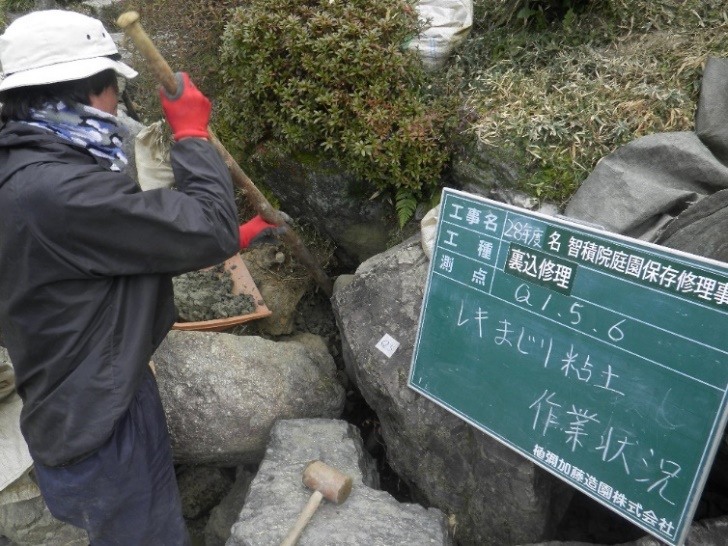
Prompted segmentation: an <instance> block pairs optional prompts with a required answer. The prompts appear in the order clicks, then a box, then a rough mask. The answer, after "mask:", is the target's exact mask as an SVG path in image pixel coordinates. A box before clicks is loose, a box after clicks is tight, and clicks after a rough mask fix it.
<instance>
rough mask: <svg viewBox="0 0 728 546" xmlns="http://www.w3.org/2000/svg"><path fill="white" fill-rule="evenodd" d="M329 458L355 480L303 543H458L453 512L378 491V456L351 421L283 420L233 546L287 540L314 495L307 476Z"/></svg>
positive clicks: (323, 511) (324, 508)
mask: <svg viewBox="0 0 728 546" xmlns="http://www.w3.org/2000/svg"><path fill="white" fill-rule="evenodd" d="M312 460H321V461H323V462H325V463H326V464H328V465H330V466H332V467H334V468H336V469H337V470H339V471H341V472H343V473H345V474H347V475H349V476H351V477H352V478H353V480H354V487H353V489H352V492H351V495H350V496H349V497H348V499H346V500H345V501H344V502H343V503H341V504H339V505H336V504H333V503H330V502H328V501H323V503H322V505H321V506H320V507H319V509H318V510H317V511H316V513H315V514H314V517H313V518H312V520H311V521H310V522H309V524H308V526H307V527H306V528H305V529H304V531H303V534H302V535H301V538H300V540H299V542H298V544H299V545H300V546H311V545H314V544H316V545H319V544H321V545H331V546H333V545H346V544H349V545H362V544H367V545H368V546H393V545H395V544H396V545H397V546H425V545H438V544H440V545H451V544H452V542H451V539H450V537H449V535H448V531H447V527H446V519H445V516H444V514H443V513H442V512H440V511H439V510H436V509H429V510H427V509H425V508H423V507H421V506H419V505H415V504H400V503H398V502H397V501H396V500H395V499H394V498H393V497H392V496H391V495H389V494H388V493H385V492H383V491H377V490H376V489H374V488H373V487H375V486H376V485H377V483H376V482H377V476H376V474H375V470H374V466H373V464H374V463H373V461H372V460H371V458H370V457H369V456H368V455H367V454H366V452H365V451H364V449H363V448H362V443H361V436H360V434H359V431H358V430H357V429H356V427H354V426H352V425H350V424H347V423H345V422H343V421H333V420H324V419H317V420H312V419H302V420H289V421H279V422H278V423H277V424H276V425H275V427H274V428H273V430H272V432H271V439H270V442H269V444H268V450H267V452H266V456H265V459H264V460H263V462H262V463H261V465H260V468H259V470H258V473H257V475H256V477H255V479H254V480H253V483H252V484H251V487H250V492H249V494H248V497H247V499H246V502H245V506H244V507H243V510H242V512H241V513H240V518H239V521H238V523H236V524H235V525H234V526H233V530H232V536H231V537H230V539H229V540H228V541H227V543H226V545H227V546H262V545H273V544H279V543H280V541H281V539H282V538H283V537H284V536H285V535H286V534H287V532H288V530H289V528H290V527H291V526H292V525H293V523H294V522H295V521H296V518H297V516H298V514H299V512H300V511H301V509H302V508H303V507H304V505H305V504H306V502H307V501H308V498H309V497H310V495H311V493H312V492H311V490H310V489H307V488H306V487H305V486H304V485H303V484H302V483H301V476H302V473H303V470H304V468H305V467H306V465H307V464H308V462H309V461H312Z"/></svg>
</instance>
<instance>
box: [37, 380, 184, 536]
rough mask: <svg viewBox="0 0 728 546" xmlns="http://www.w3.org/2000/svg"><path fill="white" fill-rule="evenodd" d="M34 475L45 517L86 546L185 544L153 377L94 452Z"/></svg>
mask: <svg viewBox="0 0 728 546" xmlns="http://www.w3.org/2000/svg"><path fill="white" fill-rule="evenodd" d="M79 396H83V395H82V394H80V395H79ZM35 473H36V476H37V478H38V486H39V487H40V490H41V493H42V494H43V498H44V499H45V502H46V504H47V505H48V508H49V510H50V511H51V513H52V514H53V515H54V516H55V517H56V518H57V519H59V520H61V521H65V522H67V523H70V524H71V525H75V526H77V527H81V528H83V529H85V530H86V531H87V532H88V536H89V540H90V541H91V545H92V546H111V545H117V546H187V545H189V543H190V540H189V537H188V534H187V529H186V527H185V522H184V519H183V517H182V507H181V503H180V497H179V490H178V488H177V481H176V479H175V474H174V467H173V465H172V450H171V447H170V439H169V433H168V430H167V420H166V418H165V415H164V410H163V408H162V403H161V400H160V398H159V391H158V390H157V383H156V381H155V379H154V377H153V376H152V374H151V372H149V373H148V374H147V377H145V379H144V381H143V382H142V385H141V387H140V388H139V391H138V392H137V393H136V395H135V397H134V399H133V400H132V403H131V406H130V407H129V409H128V411H127V412H126V413H125V414H124V416H123V417H122V418H121V419H120V420H119V423H118V424H117V426H116V429H115V430H114V434H113V435H112V436H111V438H109V440H108V441H107V442H106V443H105V444H104V445H103V446H101V447H100V448H99V450H98V451H96V452H94V453H93V454H91V455H90V456H88V457H86V458H84V459H83V460H81V461H80V462H78V463H73V464H71V465H68V466H62V467H48V466H44V465H41V464H38V463H36V464H35Z"/></svg>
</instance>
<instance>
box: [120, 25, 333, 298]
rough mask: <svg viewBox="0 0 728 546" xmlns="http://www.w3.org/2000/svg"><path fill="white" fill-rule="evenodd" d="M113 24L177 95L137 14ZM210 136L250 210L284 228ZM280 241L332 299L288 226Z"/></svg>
mask: <svg viewBox="0 0 728 546" xmlns="http://www.w3.org/2000/svg"><path fill="white" fill-rule="evenodd" d="M116 23H117V24H118V25H119V26H120V27H121V28H122V30H123V31H124V32H125V33H126V34H127V36H129V37H130V38H131V39H132V41H133V42H134V45H135V46H136V47H137V49H138V50H139V52H140V53H141V55H142V56H143V57H144V59H146V61H147V62H148V63H149V65H150V67H151V69H152V71H153V72H154V74H155V75H156V76H157V79H159V81H160V83H161V84H162V87H164V89H165V90H166V91H167V93H169V94H170V95H174V94H175V93H176V92H177V78H176V76H175V74H174V72H173V71H172V69H171V68H170V66H169V64H167V61H166V60H165V59H164V57H163V56H162V54H161V53H160V52H159V50H158V49H157V47H156V46H155V45H154V43H153V42H152V40H151V39H150V38H149V36H148V35H147V33H146V32H145V31H144V29H143V28H142V25H141V23H140V22H139V14H138V13H137V12H135V11H127V12H126V13H122V14H121V15H120V16H119V18H118V19H117V21H116ZM209 132H210V141H211V142H212V144H213V145H214V146H215V148H217V151H218V152H219V153H220V155H221V156H222V158H223V160H224V161H225V164H226V165H227V166H228V168H229V169H230V174H231V176H232V179H233V182H234V183H235V184H236V185H237V186H238V187H239V188H241V189H242V190H243V193H244V194H245V196H246V197H247V198H248V200H249V201H250V203H251V205H252V206H253V208H255V210H256V212H257V213H258V214H260V215H261V216H262V217H263V218H264V219H265V220H267V221H268V222H271V223H272V224H276V225H282V224H285V223H286V219H285V218H284V217H283V215H281V213H280V212H278V211H277V210H276V209H275V208H274V207H273V206H272V205H271V204H270V203H269V202H268V200H267V199H266V198H265V196H264V195H263V194H262V193H261V192H260V190H259V189H258V188H257V187H256V186H255V184H254V183H253V181H252V180H251V179H250V178H248V176H247V175H246V174H245V172H244V171H243V169H242V168H240V165H238V163H237V162H236V161H235V158H233V156H232V155H231V154H230V152H228V151H227V150H226V149H225V146H224V145H223V144H222V142H220V141H219V140H218V139H217V137H216V136H215V135H214V134H213V133H212V131H209ZM281 239H283V241H284V242H285V243H286V244H287V245H288V247H289V248H290V249H291V251H292V252H293V255H294V256H295V257H296V259H297V260H298V261H299V262H300V263H301V264H302V265H303V266H304V267H305V268H306V269H307V270H308V272H309V273H310V274H311V276H312V277H313V279H314V281H315V282H316V284H318V286H319V287H320V288H321V289H322V290H323V291H324V293H325V294H326V295H327V296H328V297H331V295H332V294H333V292H334V285H333V282H332V280H331V279H330V278H329V277H328V275H326V273H325V272H324V270H323V269H322V268H321V266H320V265H319V264H318V263H317V262H316V260H315V259H314V257H313V256H312V255H311V253H310V252H309V251H308V249H307V248H306V246H305V245H304V244H303V241H302V240H301V238H300V237H299V236H298V234H297V233H296V232H295V231H294V230H293V229H291V228H290V226H289V228H288V229H286V230H285V231H284V232H283V234H282V235H281Z"/></svg>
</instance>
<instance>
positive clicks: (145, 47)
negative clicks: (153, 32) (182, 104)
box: [116, 11, 177, 95]
mask: <svg viewBox="0 0 728 546" xmlns="http://www.w3.org/2000/svg"><path fill="white" fill-rule="evenodd" d="M116 23H117V24H118V25H119V26H120V27H121V29H122V30H123V31H124V32H125V33H126V35H127V36H129V38H131V39H132V41H133V42H134V45H135V46H136V47H137V49H138V50H139V53H141V55H142V57H144V59H146V61H147V62H148V63H149V65H150V67H151V69H152V72H154V74H155V75H156V76H157V79H158V80H159V82H160V83H161V84H162V87H164V89H165V91H167V93H169V94H170V95H174V94H176V92H177V78H175V76H174V72H173V71H172V69H171V68H170V66H169V64H167V61H166V60H165V59H164V57H162V54H161V53H160V52H159V50H158V49H157V47H156V46H155V45H154V42H152V40H151V38H149V36H148V35H147V33H146V32H145V31H144V29H143V28H142V24H141V23H140V22H139V14H138V13H137V12H136V11H127V12H126V13H122V14H121V15H120V16H119V18H118V19H117V20H116Z"/></svg>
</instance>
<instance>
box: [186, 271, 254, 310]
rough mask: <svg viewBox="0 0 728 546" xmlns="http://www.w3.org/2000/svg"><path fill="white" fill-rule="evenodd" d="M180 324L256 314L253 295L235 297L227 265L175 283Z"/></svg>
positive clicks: (198, 273) (198, 272) (192, 275)
mask: <svg viewBox="0 0 728 546" xmlns="http://www.w3.org/2000/svg"><path fill="white" fill-rule="evenodd" d="M172 283H173V285H174V303H175V305H176V306H177V311H178V313H179V320H181V321H184V322H197V321H203V320H213V319H219V318H228V317H235V316H238V315H247V314H250V313H253V312H254V311H255V299H254V298H253V296H251V295H250V294H239V295H234V294H233V293H232V288H233V280H232V278H231V277H230V273H229V272H227V271H225V270H224V268H223V265H222V264H220V265H217V266H215V267H213V268H211V269H205V270H201V271H193V272H190V273H185V274H183V275H179V276H177V277H174V278H173V279H172Z"/></svg>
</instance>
